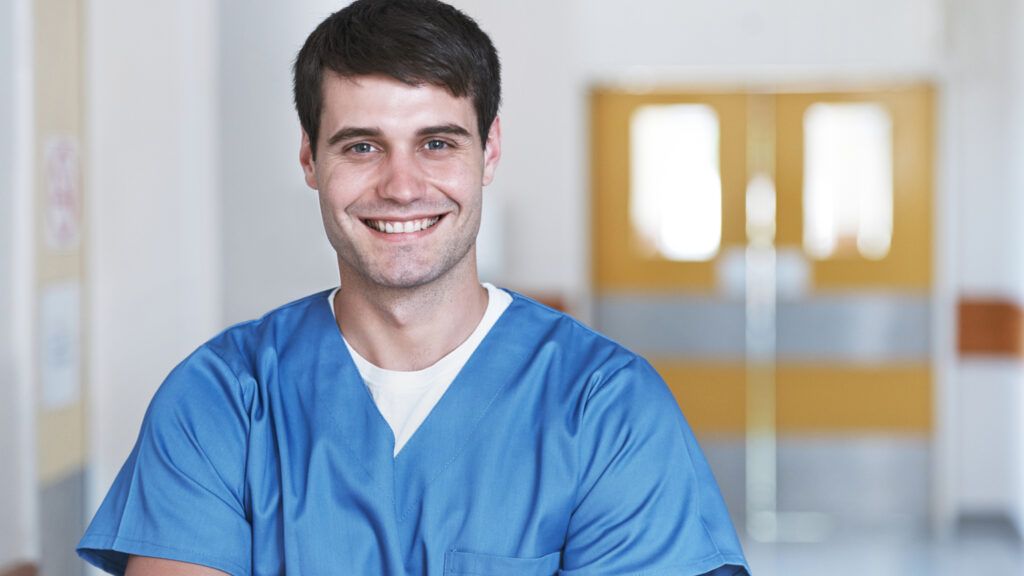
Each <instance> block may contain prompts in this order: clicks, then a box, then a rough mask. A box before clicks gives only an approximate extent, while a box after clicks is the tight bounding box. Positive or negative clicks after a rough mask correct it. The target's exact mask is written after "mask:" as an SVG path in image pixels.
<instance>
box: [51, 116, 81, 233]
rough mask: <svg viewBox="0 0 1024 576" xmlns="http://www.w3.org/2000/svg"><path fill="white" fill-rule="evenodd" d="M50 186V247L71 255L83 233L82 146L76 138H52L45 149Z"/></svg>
mask: <svg viewBox="0 0 1024 576" xmlns="http://www.w3.org/2000/svg"><path fill="white" fill-rule="evenodd" d="M43 161H44V178H45V179H44V185H45V186H46V208H45V210H46V221H45V225H44V228H45V236H46V245H47V246H48V247H49V248H50V249H52V250H58V251H62V252H70V251H73V250H76V249H77V248H78V243H79V235H80V232H81V214H82V210H81V191H80V183H79V182H80V180H79V164H78V161H79V160H78V145H77V144H76V143H75V140H74V139H73V138H70V137H67V136H57V137H53V138H50V139H49V140H48V141H47V142H46V146H45V147H44V149H43Z"/></svg>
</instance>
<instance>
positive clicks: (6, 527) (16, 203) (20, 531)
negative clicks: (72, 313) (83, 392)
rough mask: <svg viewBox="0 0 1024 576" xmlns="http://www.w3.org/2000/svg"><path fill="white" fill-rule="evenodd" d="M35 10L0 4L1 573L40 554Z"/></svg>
mask: <svg viewBox="0 0 1024 576" xmlns="http://www.w3.org/2000/svg"><path fill="white" fill-rule="evenodd" d="M31 22H32V19H31V5H30V3H29V1H28V0H16V1H14V2H4V3H2V4H0V78H4V82H3V84H2V89H0V394H2V396H3V402H0V462H4V463H5V472H4V473H2V474H0V566H3V565H4V564H6V563H8V562H14V561H17V560H25V559H31V558H35V557H36V556H37V554H38V534H37V530H38V523H37V520H36V513H37V498H36V489H35V488H36V486H35V475H36V471H35V462H36V453H35V441H34V434H35V403H34V397H33V394H32V384H31V383H32V373H31V371H32V358H33V354H32V344H31V343H32V342H33V334H32V328H31V323H32V316H31V314H32V310H33V302H32V291H33V286H32V278H33V270H32V258H33V254H32V249H33V246H32V242H31V238H32V224H31V222H32V196H31V168H30V166H31V150H32V141H31V140H32V133H31V125H30V122H31V118H32V97H31V93H32V74H31V64H30V63H31V46H32V36H31Z"/></svg>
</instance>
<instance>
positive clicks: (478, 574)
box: [444, 550, 561, 576]
mask: <svg viewBox="0 0 1024 576" xmlns="http://www.w3.org/2000/svg"><path fill="white" fill-rule="evenodd" d="M559 564H561V553H560V552H552V553H551V554H548V555H546V556H542V557H540V558H511V557H508V556H491V555H488V554H474V553H472V552H457V551H455V550H451V551H449V552H447V553H446V554H445V556H444V573H445V575H446V576H447V575H451V576H552V575H554V574H557V573H558V566H559Z"/></svg>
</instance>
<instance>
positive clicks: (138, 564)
mask: <svg viewBox="0 0 1024 576" xmlns="http://www.w3.org/2000/svg"><path fill="white" fill-rule="evenodd" d="M124 576H227V574H226V573H225V572H221V571H220V570H214V569H213V568H207V567H206V566H200V565H199V564H189V563H188V562H178V561H176V560H165V559H163V558H150V557H148V556H130V557H129V558H128V566H127V567H126V568H125V571H124Z"/></svg>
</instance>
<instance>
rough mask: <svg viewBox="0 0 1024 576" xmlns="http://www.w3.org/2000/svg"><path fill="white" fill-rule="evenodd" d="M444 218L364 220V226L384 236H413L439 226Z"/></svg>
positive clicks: (440, 216)
mask: <svg viewBox="0 0 1024 576" xmlns="http://www.w3.org/2000/svg"><path fill="white" fill-rule="evenodd" d="M442 217H443V215H439V216H428V217H426V218H412V219H408V220H398V219H377V218H364V219H363V224H366V225H367V226H369V227H370V228H372V229H373V230H376V231H377V232H382V233H384V234H412V233H414V232H420V231H423V230H428V229H430V228H431V227H433V226H434V225H435V224H437V223H438V222H439V221H440V220H441V218H442Z"/></svg>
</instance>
